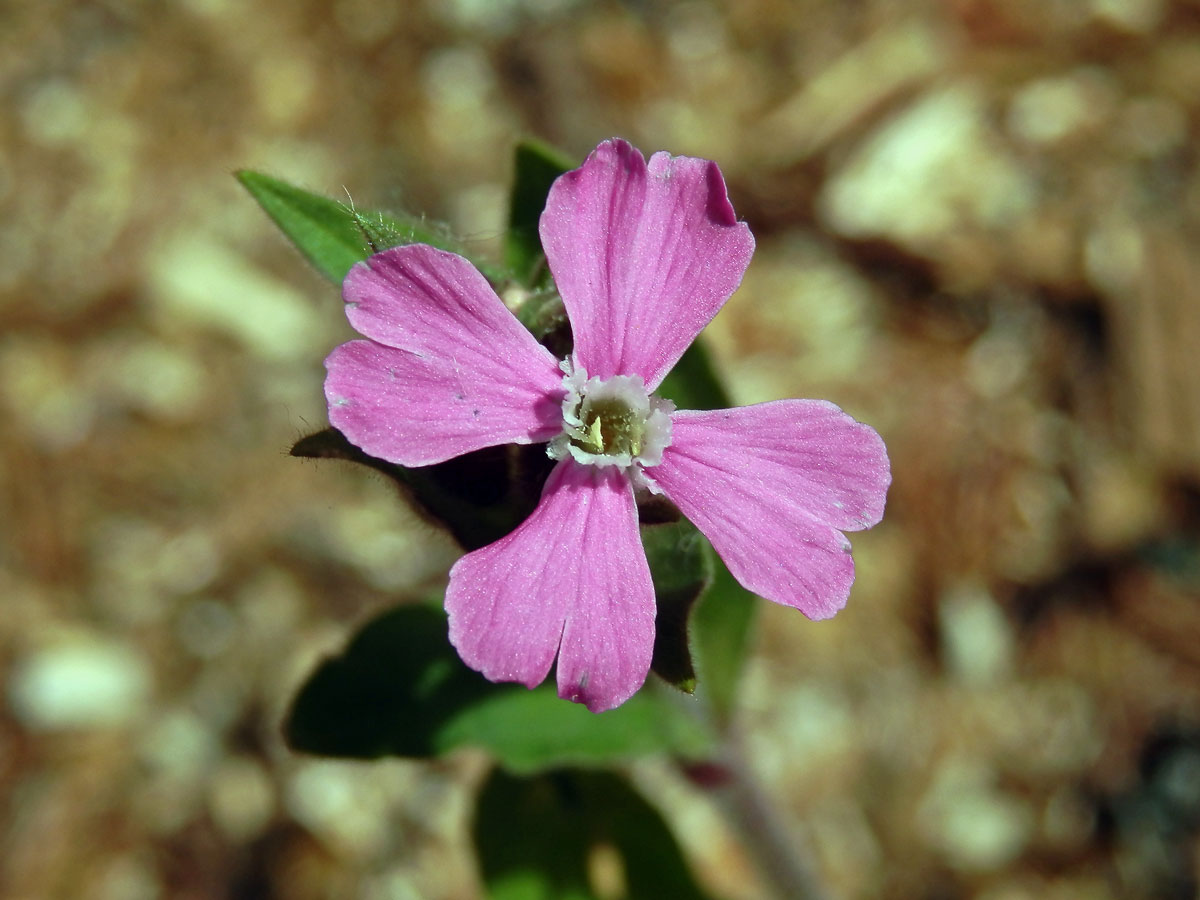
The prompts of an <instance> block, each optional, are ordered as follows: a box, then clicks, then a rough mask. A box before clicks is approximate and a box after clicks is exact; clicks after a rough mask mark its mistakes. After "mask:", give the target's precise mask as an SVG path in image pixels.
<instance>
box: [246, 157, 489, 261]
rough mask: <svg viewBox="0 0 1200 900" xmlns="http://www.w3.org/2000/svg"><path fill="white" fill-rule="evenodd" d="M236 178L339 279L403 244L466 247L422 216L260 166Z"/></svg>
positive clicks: (308, 253) (303, 250)
mask: <svg viewBox="0 0 1200 900" xmlns="http://www.w3.org/2000/svg"><path fill="white" fill-rule="evenodd" d="M237 179H238V181H240V182H241V183H242V186H243V187H244V188H246V190H248V191H249V192H250V194H251V196H252V197H254V199H255V200H257V201H258V205H259V206H261V207H262V208H263V210H264V211H265V212H266V214H267V215H268V216H270V217H271V218H272V219H273V220H274V222H275V224H276V225H278V226H279V230H280V231H282V232H283V233H284V234H285V235H287V237H288V238H290V239H291V241H292V243H293V244H295V245H296V248H297V249H298V250H299V251H300V252H301V253H303V254H304V256H305V257H306V258H307V259H308V261H309V262H311V263H312V264H313V265H314V266H316V268H317V270H318V271H319V272H320V273H321V274H322V275H324V276H325V277H326V278H328V279H329V280H330V281H332V282H334V283H335V284H341V283H342V280H343V279H345V277H346V273H347V272H349V271H350V267H351V266H353V265H354V264H355V263H356V262H358V261H360V260H363V259H366V258H367V257H368V256H370V255H371V254H372V253H377V252H379V251H380V250H386V249H387V248H389V247H396V246H399V245H401V244H429V245H431V246H434V247H438V248H440V249H442V250H451V251H453V252H455V253H459V254H462V248H460V247H459V246H458V245H457V244H455V243H454V242H453V241H451V240H449V239H448V238H447V237H446V236H445V235H444V234H441V233H440V232H438V231H437V230H435V229H433V228H430V227H429V226H428V225H426V224H425V223H424V222H422V221H421V220H419V219H416V218H412V217H400V216H393V215H390V214H388V213H383V212H379V211H376V210H356V209H353V208H352V207H350V206H347V205H346V204H344V203H339V202H338V201H336V200H331V199H330V198H328V197H322V196H321V195H320V194H314V193H311V192H309V191H306V190H303V189H302V188H298V187H296V186H294V185H291V184H288V183H287V182H286V181H280V180H279V179H278V178H272V177H271V176H269V175H264V174H262V173H261V172H252V171H249V170H246V169H243V170H242V171H240V172H238V173H237ZM472 262H475V261H474V260H472ZM475 265H476V267H477V268H479V270H480V271H481V272H483V273H484V275H487V276H488V277H489V278H491V279H493V281H494V280H496V279H497V278H502V277H503V275H502V273H500V272H498V271H497V270H496V269H495V267H494V266H488V265H486V264H480V263H478V262H475Z"/></svg>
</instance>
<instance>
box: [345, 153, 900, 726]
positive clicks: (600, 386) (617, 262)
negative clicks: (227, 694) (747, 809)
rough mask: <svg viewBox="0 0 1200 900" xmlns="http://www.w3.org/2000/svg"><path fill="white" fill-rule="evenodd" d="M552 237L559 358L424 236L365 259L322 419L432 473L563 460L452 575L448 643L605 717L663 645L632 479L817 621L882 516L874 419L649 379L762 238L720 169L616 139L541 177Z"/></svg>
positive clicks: (348, 293) (719, 301)
mask: <svg viewBox="0 0 1200 900" xmlns="http://www.w3.org/2000/svg"><path fill="white" fill-rule="evenodd" d="M540 233H541V239H542V245H543V247H544V249H545V252H546V259H547V262H548V264H549V267H550V272H551V274H552V275H553V276H554V283H555V285H556V287H557V289H558V292H559V294H560V295H561V297H562V300H563V304H564V306H565V307H566V311H567V315H568V317H569V319H570V322H571V327H572V332H573V335H574V352H573V353H572V355H571V357H570V359H569V360H563V361H560V360H558V359H556V358H555V357H554V356H552V355H551V353H550V352H549V351H548V350H547V349H546V348H545V347H543V346H542V345H541V344H539V343H538V342H537V341H535V340H534V338H533V337H532V335H531V334H530V333H529V332H528V331H526V330H525V328H524V327H522V326H521V324H520V323H519V322H518V321H517V319H516V318H515V317H514V316H513V314H512V313H511V312H509V310H508V309H507V308H506V307H505V305H504V303H503V302H502V301H501V300H500V298H499V297H498V296H497V295H496V293H495V291H494V290H493V289H492V287H491V286H490V285H489V284H488V282H487V281H486V280H485V279H484V277H483V276H482V275H481V274H480V273H479V272H478V271H477V270H476V269H475V268H474V267H473V266H472V265H471V264H470V263H469V262H468V261H467V260H465V259H463V258H462V257H460V256H456V255H454V254H452V253H446V252H443V251H441V250H436V249H434V248H432V247H428V246H424V245H419V244H414V245H409V246H403V247H396V248H393V249H391V250H387V251H385V252H383V253H379V254H376V255H375V256H373V257H371V258H370V259H368V260H366V261H365V262H364V263H359V264H358V265H356V266H355V267H354V268H353V269H351V271H350V273H349V275H348V276H347V277H346V281H345V287H344V296H345V300H346V310H347V316H348V317H349V319H350V322H351V324H352V325H353V326H354V328H355V329H356V330H357V331H358V332H360V333H361V334H363V335H365V336H366V337H367V338H369V340H355V341H350V342H349V343H347V344H343V345H342V346H340V347H338V348H337V349H335V350H334V351H333V353H332V354H331V355H330V356H329V358H328V360H327V361H326V366H327V368H328V371H329V374H328V378H327V379H326V382H325V395H326V398H327V400H328V402H329V419H330V422H331V423H332V424H333V425H334V426H335V427H337V428H338V429H340V430H341V431H342V432H343V433H344V434H345V436H346V437H347V438H348V439H349V440H350V441H351V442H353V443H354V444H356V445H357V446H358V447H360V448H362V449H363V450H365V451H366V452H367V453H369V454H371V455H373V456H376V457H379V458H381V459H385V460H389V461H391V462H394V463H399V464H401V465H405V466H424V465H430V464H432V463H437V462H441V461H443V460H446V459H449V458H451V457H455V456H459V455H461V454H463V453H467V452H468V451H471V450H477V449H480V448H482V447H488V446H494V445H498V444H506V443H518V444H527V443H534V442H543V441H544V442H548V452H549V454H550V455H551V456H552V457H554V458H555V459H557V460H558V463H557V465H556V466H555V467H554V469H553V471H552V472H551V474H550V476H549V478H548V479H547V481H546V484H545V487H544V488H543V490H542V495H541V500H540V502H539V504H538V506H537V508H536V509H535V510H534V512H533V513H532V514H531V515H530V516H529V517H528V518H527V519H526V520H525V521H524V523H522V524H521V525H520V526H519V527H518V528H517V529H516V530H514V531H513V532H512V533H510V534H509V535H507V536H506V537H504V538H501V539H500V540H498V541H496V542H495V543H493V544H489V545H488V546H486V547H483V548H481V549H479V550H475V551H474V552H472V553H468V554H466V555H465V556H464V557H462V558H461V559H460V560H459V561H458V562H457V563H456V564H455V565H454V567H453V568H452V569H451V570H450V584H449V587H448V589H447V591H446V609H447V612H448V613H449V618H450V640H451V642H452V643H453V644H454V646H455V647H456V648H457V649H458V652H459V654H460V655H461V656H462V658H463V660H464V661H465V662H466V663H467V664H468V665H470V666H472V667H473V668H475V669H478V670H479V671H480V672H482V673H483V674H484V675H485V676H487V677H488V678H490V679H492V680H493V681H517V682H521V683H523V684H525V685H527V686H529V687H533V686H535V685H537V684H539V683H540V682H541V681H542V680H543V679H544V678H545V677H546V675H547V673H548V672H549V671H550V667H551V665H552V664H553V663H554V660H555V657H556V656H557V658H558V669H557V672H558V691H559V695H560V696H562V697H564V698H568V699H570V700H574V701H577V702H582V703H585V704H587V706H588V708H589V709H591V710H592V711H594V712H598V711H601V710H606V709H611V708H612V707H614V706H617V705H619V704H621V703H623V702H624V701H625V700H626V699H628V698H629V697H630V696H631V695H632V694H633V693H634V692H635V691H636V690H637V689H638V688H639V687H641V685H642V683H643V682H644V681H645V679H646V675H647V673H648V671H649V668H650V658H651V652H652V650H653V646H654V616H655V597H654V588H653V586H652V584H651V580H650V570H649V567H648V565H647V562H646V554H645V551H644V550H643V548H642V545H641V539H640V535H639V531H638V513H637V506H636V503H635V492H638V491H650V492H653V493H662V494H664V495H666V497H667V498H668V499H669V500H670V501H671V502H673V503H674V504H675V506H677V507H678V508H679V510H680V511H681V512H682V513H683V514H684V515H685V516H686V517H687V518H688V519H690V520H691V522H692V523H693V524H694V525H696V527H697V528H699V529H700V531H701V532H703V533H704V535H705V536H706V537H707V538H708V539H709V541H710V542H711V543H712V545H713V547H714V548H715V549H716V551H717V553H718V554H720V556H721V558H722V559H723V560H724V562H725V564H726V565H727V566H728V567H729V570H730V571H731V572H732V573H733V575H734V576H735V577H736V578H737V579H738V581H740V582H741V583H742V584H743V585H744V586H745V587H747V588H748V589H749V590H751V591H753V592H755V593H757V594H759V595H761V596H763V597H766V598H767V599H770V600H774V601H775V602H777V603H782V604H786V605H788V606H793V607H796V608H797V609H799V610H800V611H801V612H803V613H804V614H805V615H806V616H809V617H810V618H814V619H820V618H825V617H828V616H832V615H833V614H834V613H835V612H837V611H838V610H839V609H841V607H842V606H843V605H844V604H845V602H846V599H847V596H848V595H849V592H850V585H851V582H852V581H853V580H854V563H853V560H852V559H851V556H850V544H849V542H848V541H847V540H846V537H845V535H844V534H842V532H844V531H855V530H859V529H863V528H869V527H870V526H872V525H874V524H875V523H877V522H878V521H879V520H880V518H881V516H882V515H883V506H884V499H885V496H886V493H887V487H888V484H889V483H890V480H891V475H890V469H889V464H888V458H887V453H886V451H885V449H884V446H883V442H882V440H880V438H879V435H878V434H876V433H875V431H874V430H872V429H871V428H869V427H868V426H866V425H862V424H860V423H858V422H856V421H854V420H853V419H852V418H850V417H849V416H848V415H846V414H845V413H843V412H842V411H841V410H840V409H838V408H837V407H836V406H834V405H833V404H831V403H827V402H824V401H820V400H779V401H774V402H770V403H761V404H758V405H755V406H748V407H741V408H738V409H722V410H715V411H711V412H700V411H675V409H674V406H673V404H671V403H670V402H669V401H667V400H663V399H660V398H658V397H655V396H654V394H653V391H654V389H655V388H656V387H658V385H659V384H660V383H661V382H662V380H663V378H664V376H666V374H667V372H668V371H670V369H671V367H672V366H674V364H675V363H676V362H677V361H678V360H679V357H680V356H681V355H682V354H683V352H684V350H686V349H687V347H688V345H689V344H691V342H692V341H693V340H694V339H695V337H696V336H697V335H698V334H699V333H700V331H701V329H703V328H704V326H705V325H706V324H708V322H709V321H710V320H711V319H712V318H713V316H714V315H716V313H717V311H718V310H719V309H720V308H721V306H722V305H724V303H725V301H726V300H727V299H728V298H729V296H730V295H731V294H732V293H733V292H734V290H735V289H736V288H737V286H738V284H739V283H740V282H741V279H742V274H743V273H744V272H745V270H746V266H747V265H748V264H749V262H750V256H751V254H752V253H753V250H754V239H753V237H751V235H750V230H749V228H747V226H746V225H745V223H742V222H738V221H737V219H736V218H735V216H734V212H733V207H732V206H731V205H730V203H729V198H728V194H727V192H726V188H725V183H724V180H723V179H722V177H721V173H720V170H719V169H718V168H717V166H716V164H715V163H712V162H708V161H707V160H702V159H691V158H688V157H674V158H672V157H671V156H669V155H668V154H666V153H656V154H655V155H654V156H653V157H651V159H650V161H649V164H647V162H646V160H645V159H644V158H643V156H642V155H641V153H640V152H639V151H638V150H636V149H635V148H634V147H632V146H630V145H629V144H627V143H625V142H624V141H619V140H612V141H606V142H604V143H602V144H601V145H600V146H599V147H597V148H596V149H595V151H593V152H592V154H591V155H590V156H589V157H588V159H587V161H586V162H585V163H584V164H583V166H582V167H580V168H579V169H576V170H574V171H572V172H568V173H566V174H565V175H563V176H561V177H560V178H559V179H558V180H557V181H556V182H555V183H554V185H553V187H552V188H551V189H550V194H549V197H548V199H547V203H546V209H545V211H544V212H543V213H542V217H541V222H540Z"/></svg>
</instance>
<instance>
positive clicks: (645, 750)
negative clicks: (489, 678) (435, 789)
mask: <svg viewBox="0 0 1200 900" xmlns="http://www.w3.org/2000/svg"><path fill="white" fill-rule="evenodd" d="M439 745H440V746H441V748H442V749H444V750H450V749H452V748H454V747H459V746H469V747H483V748H484V749H486V750H490V751H491V752H492V754H493V755H494V756H495V757H496V758H497V759H498V760H500V762H501V763H503V765H504V766H505V767H506V768H507V769H509V770H511V771H514V772H530V771H537V770H540V769H546V768H552V767H555V766H563V765H576V766H601V765H607V764H611V763H613V762H616V761H622V760H624V761H630V760H633V759H635V758H637V757H639V756H645V755H647V754H651V753H662V752H670V753H671V754H672V755H673V756H678V757H684V758H687V759H701V758H704V757H705V756H706V755H707V754H708V753H709V752H710V751H711V750H712V746H713V740H712V738H711V736H710V735H709V734H708V733H707V732H706V731H705V730H704V729H703V727H702V726H701V725H700V723H699V720H698V719H697V718H695V717H694V716H692V715H690V714H688V713H686V712H685V711H684V710H681V709H680V708H679V707H677V706H675V705H673V704H671V703H669V702H667V700H666V699H665V698H663V697H661V696H659V695H658V694H654V693H651V692H649V691H642V692H640V693H637V694H634V695H633V696H632V697H630V698H629V699H628V700H627V701H625V703H623V704H622V705H621V706H618V707H617V708H616V709H613V710H609V711H608V712H605V713H599V714H597V713H592V712H588V710H587V707H584V706H581V705H580V704H578V703H570V702H568V701H566V700H562V699H560V698H559V697H558V695H557V694H556V693H555V692H554V690H553V689H551V688H550V686H549V685H545V686H542V687H539V688H536V689H534V690H532V691H529V690H525V689H524V688H515V689H514V688H508V689H503V690H498V691H497V692H495V693H494V694H492V695H491V696H489V697H487V698H485V699H483V700H482V701H480V702H478V703H474V704H472V705H470V706H469V707H467V708H464V709H463V710H462V712H461V713H460V714H459V715H457V716H456V717H455V718H454V720H453V721H452V722H450V723H449V724H447V726H446V727H445V728H444V729H442V731H441V732H440V734H439Z"/></svg>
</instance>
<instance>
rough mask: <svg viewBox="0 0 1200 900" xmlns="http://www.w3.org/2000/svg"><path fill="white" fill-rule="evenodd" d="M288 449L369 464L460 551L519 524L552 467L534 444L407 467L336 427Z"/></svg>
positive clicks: (315, 456)
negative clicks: (368, 448)
mask: <svg viewBox="0 0 1200 900" xmlns="http://www.w3.org/2000/svg"><path fill="white" fill-rule="evenodd" d="M291 454H292V456H301V457H308V458H312V459H345V460H350V461H351V462H357V463H361V464H363V465H365V466H369V467H370V468H372V469H374V470H375V471H377V472H379V473H381V474H382V475H385V476H387V477H388V478H389V479H391V480H392V481H393V482H395V483H396V484H397V485H399V486H400V488H401V489H402V490H403V491H404V493H405V494H406V495H407V496H408V497H409V498H410V499H411V500H412V501H413V504H414V506H415V507H416V509H417V510H418V511H419V512H421V513H422V514H424V515H425V516H426V517H428V518H429V519H430V520H431V521H432V522H433V523H434V524H438V525H442V526H444V527H445V528H446V529H447V530H448V531H449V532H450V534H451V535H452V536H453V537H454V539H455V540H456V541H458V543H459V544H460V545H461V546H462V547H463V549H465V550H477V549H479V548H480V547H483V546H485V545H487V544H490V543H492V542H493V541H496V540H499V539H500V538H502V537H504V535H506V534H508V533H509V532H510V531H512V530H513V529H514V528H516V527H517V526H518V525H519V524H521V522H523V521H524V520H525V518H526V517H527V516H528V515H529V513H531V512H532V511H533V509H534V507H535V506H536V505H537V501H538V498H539V497H540V496H541V490H542V485H543V484H544V483H545V481H546V478H547V476H548V475H549V473H550V469H551V468H552V466H553V461H552V460H550V458H549V457H547V456H546V451H545V448H544V447H542V446H540V445H538V446H529V445H525V446H519V445H510V446H505V447H486V448H484V449H482V450H476V451H474V452H472V453H467V454H464V455H463V456H458V457H455V458H454V459H450V460H447V461H446V462H443V463H437V464H435V465H432V466H421V467H420V468H407V467H405V466H400V465H397V464H395V463H390V462H387V461H386V460H382V459H378V458H376V457H374V456H371V455H369V454H367V453H364V452H363V451H362V450H360V449H359V448H358V447H356V446H354V445H353V444H351V443H350V442H349V441H348V440H347V439H346V437H345V436H344V435H343V434H342V433H341V432H340V431H338V430H337V429H336V428H326V429H325V430H324V431H318V432H317V433H316V434H311V435H309V436H308V437H305V438H301V439H300V440H299V441H297V442H296V443H295V445H293V447H292V450H291Z"/></svg>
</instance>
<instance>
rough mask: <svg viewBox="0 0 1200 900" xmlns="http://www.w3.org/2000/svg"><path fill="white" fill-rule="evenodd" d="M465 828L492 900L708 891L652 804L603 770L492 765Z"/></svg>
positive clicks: (650, 897)
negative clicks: (521, 772)
mask: <svg viewBox="0 0 1200 900" xmlns="http://www.w3.org/2000/svg"><path fill="white" fill-rule="evenodd" d="M474 835H475V846H476V849H477V851H478V855H479V864H480V869H481V873H482V875H483V881H484V884H485V886H486V888H487V892H488V896H489V897H491V898H492V900H562V898H572V900H597V898H600V897H602V896H613V895H614V893H615V894H616V895H617V896H622V897H626V898H629V900H661V898H665V897H669V898H672V900H710V898H711V895H710V894H708V893H706V892H705V891H704V890H703V889H702V888H701V887H700V886H699V885H698V884H697V883H696V880H695V879H694V878H693V877H692V874H691V872H690V871H689V870H688V867H687V863H686V861H685V860H684V858H683V854H682V852H681V851H680V849H679V845H678V843H677V842H676V841H675V837H674V836H673V835H672V834H671V831H670V829H668V828H667V825H666V822H664V821H663V818H662V816H661V815H660V814H659V812H658V811H657V810H655V809H654V807H652V806H651V805H650V804H649V803H647V802H646V801H645V799H643V798H642V797H641V796H640V795H639V794H638V793H637V792H636V791H634V790H633V788H631V787H630V786H629V784H628V783H627V782H626V781H624V780H623V779H622V778H619V777H618V776H616V775H613V774H611V773H607V772H578V771H556V772H547V773H546V774H543V775H539V776H537V777H533V778H517V777H513V776H511V775H508V774H505V773H504V772H500V771H495V772H493V773H492V776H491V778H490V779H489V780H488V782H487V784H485V785H484V787H483V790H482V792H481V794H480V797H479V803H478V807H477V810H476V815H475V829H474ZM604 851H607V853H606V854H604ZM606 863H607V864H606ZM605 881H607V882H608V883H607V884H602V883H598V882H605Z"/></svg>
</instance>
